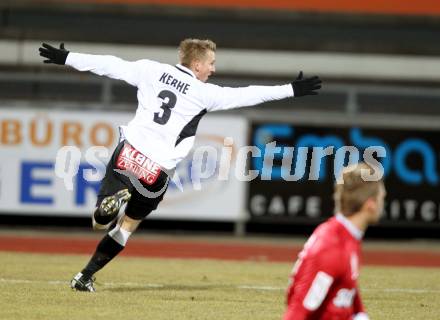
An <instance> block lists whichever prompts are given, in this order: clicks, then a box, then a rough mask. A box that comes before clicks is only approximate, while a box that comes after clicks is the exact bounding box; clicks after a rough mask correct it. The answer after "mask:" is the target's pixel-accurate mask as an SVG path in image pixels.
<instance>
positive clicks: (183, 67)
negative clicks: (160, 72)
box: [176, 64, 196, 78]
mask: <svg viewBox="0 0 440 320" xmlns="http://www.w3.org/2000/svg"><path fill="white" fill-rule="evenodd" d="M176 68H177V69H179V70H180V71H182V72H184V73H186V74H188V75H190V76H191V77H193V78H195V77H196V75H195V74H194V72H192V71H191V69H189V68H187V67H185V66H182V65H181V64H176Z"/></svg>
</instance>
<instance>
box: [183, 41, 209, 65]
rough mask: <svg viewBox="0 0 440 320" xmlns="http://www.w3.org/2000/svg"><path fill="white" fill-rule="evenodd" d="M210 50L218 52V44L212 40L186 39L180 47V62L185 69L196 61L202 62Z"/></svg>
mask: <svg viewBox="0 0 440 320" xmlns="http://www.w3.org/2000/svg"><path fill="white" fill-rule="evenodd" d="M208 50H211V51H214V52H215V50H216V44H215V42H214V41H211V40H208V39H206V40H199V39H185V40H182V42H180V45H179V60H180V63H181V64H182V65H183V66H185V67H190V65H191V62H193V61H194V60H202V59H203V58H204V57H205V54H206V52H207V51H208Z"/></svg>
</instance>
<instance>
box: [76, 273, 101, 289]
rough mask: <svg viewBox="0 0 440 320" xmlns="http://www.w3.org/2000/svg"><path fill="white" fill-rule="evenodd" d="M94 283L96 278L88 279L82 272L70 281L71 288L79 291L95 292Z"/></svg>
mask: <svg viewBox="0 0 440 320" xmlns="http://www.w3.org/2000/svg"><path fill="white" fill-rule="evenodd" d="M94 281H95V278H86V277H85V276H84V275H83V274H82V273H81V272H78V273H77V274H76V276H74V277H73V279H72V280H71V281H70V287H71V288H72V289H73V290H77V291H87V292H95V291H96V290H95V287H94V286H93V282H94Z"/></svg>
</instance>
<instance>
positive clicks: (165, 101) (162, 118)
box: [154, 90, 177, 124]
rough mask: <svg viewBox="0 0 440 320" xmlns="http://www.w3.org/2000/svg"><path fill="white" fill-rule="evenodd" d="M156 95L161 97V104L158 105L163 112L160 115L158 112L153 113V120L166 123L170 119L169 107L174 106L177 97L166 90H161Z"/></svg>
mask: <svg viewBox="0 0 440 320" xmlns="http://www.w3.org/2000/svg"><path fill="white" fill-rule="evenodd" d="M158 97H159V98H161V99H162V105H161V106H160V107H161V108H162V109H163V112H162V115H160V112H155V113H154V122H156V123H158V124H166V123H167V122H168V120H170V116H171V109H172V108H174V107H175V106H176V102H177V97H176V95H175V94H174V93H172V92H171V91H168V90H162V91H161V92H160V93H159V95H158Z"/></svg>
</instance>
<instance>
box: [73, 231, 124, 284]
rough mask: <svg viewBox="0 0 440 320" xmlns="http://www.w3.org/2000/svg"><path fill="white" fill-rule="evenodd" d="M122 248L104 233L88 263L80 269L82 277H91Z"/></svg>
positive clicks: (122, 247)
mask: <svg viewBox="0 0 440 320" xmlns="http://www.w3.org/2000/svg"><path fill="white" fill-rule="evenodd" d="M122 249H124V246H121V245H120V244H119V243H117V242H116V241H115V240H114V239H113V238H112V237H110V236H109V235H108V234H107V235H105V237H104V238H103V239H102V240H101V242H100V243H99V244H98V247H97V248H96V251H95V253H94V254H93V256H92V258H91V259H90V261H89V263H88V264H87V266H86V267H85V268H84V269H83V270H82V271H81V272H82V274H83V275H84V277H86V278H91V277H92V276H93V275H94V274H95V273H96V272H97V271H99V270H101V269H102V268H103V267H104V266H105V265H106V264H107V263H109V262H110V261H111V260H112V259H113V258H114V257H116V256H117V255H118V253H119V252H121V251H122Z"/></svg>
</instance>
